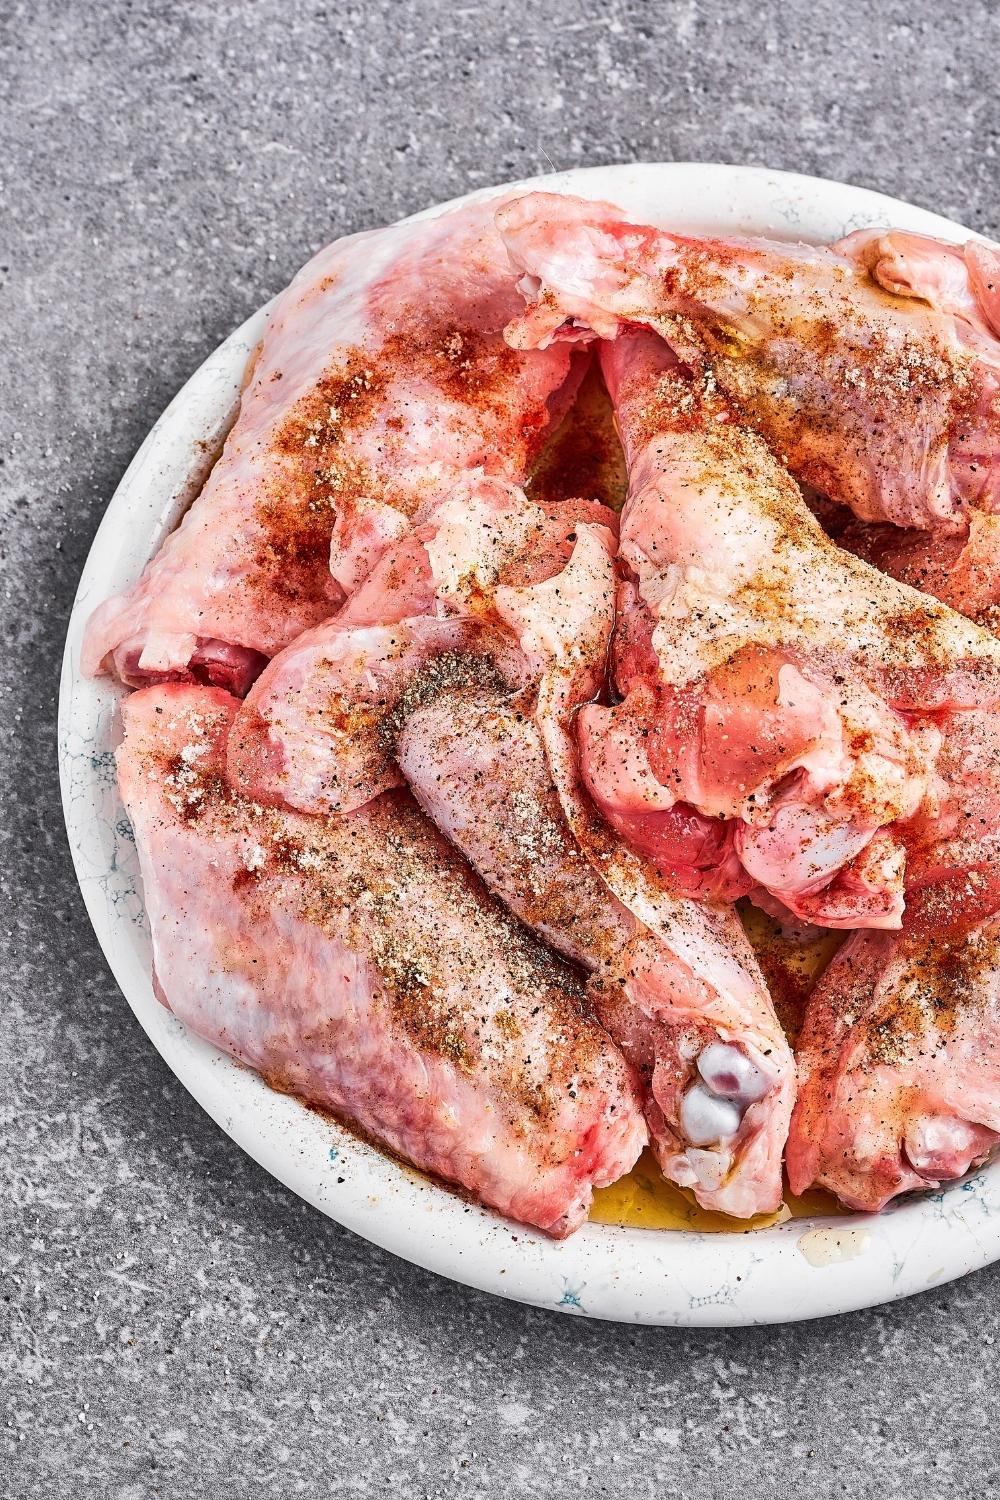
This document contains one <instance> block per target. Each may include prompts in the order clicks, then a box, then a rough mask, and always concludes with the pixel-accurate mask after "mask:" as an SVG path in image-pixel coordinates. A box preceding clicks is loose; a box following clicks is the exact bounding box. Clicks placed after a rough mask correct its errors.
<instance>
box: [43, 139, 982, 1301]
mask: <svg viewBox="0 0 1000 1500" xmlns="http://www.w3.org/2000/svg"><path fill="white" fill-rule="evenodd" d="M522 185H523V186H526V187H540V188H547V189H549V190H550V191H565V192H573V193H581V194H585V195H589V196H592V197H602V198H609V199H611V200H612V201H614V202H616V203H618V204H620V205H621V206H622V207H623V208H624V209H626V210H627V211H629V212H631V213H634V214H637V215H638V216H639V217H641V218H644V219H648V220H650V221H652V222H659V223H662V224H664V225H669V226H671V227H673V228H676V229H679V230H686V231H689V232H697V231H706V230H707V231H711V232H719V233H726V232H741V231H745V232H749V233H754V234H764V235H770V236H773V237H777V238H802V239H807V240H829V239H834V238H836V237H838V236H840V235H842V234H845V233H847V232H848V231H849V230H852V229H857V228H860V227H861V226H863V225H868V224H896V225H900V226H902V227H906V228H910V229H916V230H924V231H927V232H929V233H931V234H937V235H940V236H942V237H944V238H951V239H959V238H965V237H967V235H966V231H964V230H962V229H961V227H960V226H959V225H957V224H953V223H951V222H949V221H948V220H945V219H940V218H938V217H936V216H935V215H934V214H930V213H926V212H925V211H923V210H922V209H918V208H913V207H911V206H909V205H908V204H905V203H900V202H897V201H896V200H895V199H891V198H885V197H882V196H880V195H879V194H876V193H871V192H867V191H864V190H862V189H860V188H853V187H844V186H842V185H840V184H837V183H832V182H823V181H819V180H817V179H815V178H809V177H797V176H791V175H787V174H784V173H780V172H769V171H764V170H757V169H749V168H742V167H725V166H706V165H701V164H687V163H685V164H671V165H653V164H643V165H639V166H618V167H598V168H593V169H589V170H583V171H577V172H567V173H560V174H557V175H554V176H551V177H543V178H539V179H537V180H536V181H535V182H532V183H530V184H522ZM447 206H450V205H447ZM438 211H439V210H438V209H432V210H429V212H431V213H434V212H438ZM264 316H265V313H264V310H263V309H262V310H261V311H260V312H259V313H257V314H256V315H255V316H254V317H252V318H250V319H249V320H248V321H247V322H246V323H244V325H243V327H242V328H240V329H238V330H237V331H236V332H235V333H234V334H233V335H232V336H231V337H230V338H228V339H227V340H226V342H225V343H224V344H222V345H221V347H220V348H219V349H217V350H216V352H215V353H214V354H213V355H212V356H211V358H210V359H208V360H206V362H205V364H203V365H202V367H201V369H200V370H198V371H197V372H196V373H195V374H194V375H193V376H192V377H191V379H190V380H189V381H188V383H187V385H186V386H185V387H184V389H183V390H182V391H181V392H180V393H179V394H178V395H177V397H176V398H175V399H174V400H173V401H172V402H171V404H170V405H169V407H168V408H167V410H166V411H165V412H164V414H163V416H162V417H161V418H160V420H159V421H158V422H157V423H156V426H155V427H154V428H153V430H152V432H151V433H150V434H149V436H148V437H147V439H146V441H145V442H144V443H143V445H142V447H141V448H140V450H139V452H138V453H137V454H136V457H135V459H134V460H133V462H132V464H131V466H130V468H129V470H128V472H127V473H126V475H125V477H124V479H123V480H122V482H121V484H120V485H119V487H118V490H117V492H116V493H115V496H114V498H113V499H112V501H111V504H110V505H109V506H108V510H107V514H106V515H105V517H104V520H103V522H102V523H101V526H100V529H99V530H98V533H97V536H96V538H95V540H94V545H93V547H92V549H91V553H90V557H89V558H88V560H87V565H86V567H85V569H84V572H83V577H82V579H81V581H80V588H79V592H78V594H77V598H76V605H75V608H74V610H73V615H72V619H71V622H70V628H69V634H68V638H67V641H66V653H65V659H64V662H63V673H62V686H61V696H60V711H59V755H60V766H61V774H62V794H63V804H64V807H65V813H66V824H67V828H68V830H69V839H70V845H71V848H72V851H73V858H74V860H75V863H76V870H77V875H78V877H79V880H80V887H81V889H82V891H83V896H84V900H85V901H86V903H87V909H88V911H89V913H90V917H91V920H92V921H93V924H94V928H95V930H96V932H97V936H98V939H99V940H100V943H101V946H102V948H103V949H104V952H105V955H106V956H107V960H108V962H109V964H110V965H111V968H112V971H113V972H114V975H115V978H116V979H117V980H118V983H119V984H120V985H121V988H122V991H123V992H124V994H125V997H126V999H127V1000H128V1002H129V1004H130V1005H131V1007H132V1009H133V1010H134V1012H135V1014H136V1016H137V1017H138V1018H139V1021H140V1022H141V1024H142V1026H143V1027H144V1028H145V1030H146V1032H147V1033H148V1035H149V1037H150V1039H151V1040H152V1042H153V1044H154V1045H155V1046H156V1047H157V1048H158V1050H159V1051H160V1053H161V1054H162V1056H163V1057H164V1059H165V1060H166V1062H167V1064H168V1065H169V1067H170V1068H172V1070H173V1071H174V1073H175V1074H176V1075H177V1077H178V1078H179V1079H180V1080H181V1082H182V1083H183V1084H184V1085H185V1086H186V1087H187V1088H188V1089H189V1090H190V1092H191V1093H192V1094H193V1095H194V1097H195V1098H196V1099H197V1100H198V1101H199V1103H200V1104H202V1105H203V1107H204V1108H205V1109H206V1110H207V1111H208V1113H209V1114H210V1115H211V1116H212V1118H213V1119H214V1120H216V1121H217V1122H218V1124H220V1125H221V1126H222V1127H223V1129H224V1130H226V1131H227V1132H228V1134H229V1135H231V1136H232V1138H233V1139H234V1140H235V1141H237V1142H238V1143H239V1145H240V1146H242V1147H243V1149H244V1150H245V1151H248V1152H249V1153H250V1155H251V1156H253V1157H254V1158H255V1160H256V1161H258V1162H260V1163H261V1165H262V1166H264V1167H266V1168H267V1170H268V1171H269V1172H272V1173H273V1174H274V1176H275V1177H278V1178H279V1179H280V1180H281V1181H282V1182H284V1183H285V1184H287V1186H288V1187H290V1188H292V1189H293V1191H294V1192H296V1193H298V1194H299V1195H300V1196H301V1197H302V1198H305V1199H306V1200H307V1201H308V1202H310V1203H312V1204H313V1205H314V1206H315V1207H316V1208H318V1209H320V1210H321V1212H323V1213H325V1214H329V1215H330V1216H331V1218H334V1219H336V1220H338V1221H339V1222H340V1223H342V1224H345V1225H347V1226H348V1227H349V1228H350V1229H353V1230H355V1231H356V1232H357V1233H358V1234H361V1235H364V1236H365V1237H366V1238H367V1239H369V1240H372V1241H374V1242H375V1243H376V1244H378V1245H382V1246H384V1247H385V1248H386V1249H388V1250H392V1251H393V1252H395V1254H397V1255H400V1256H403V1257H404V1258H405V1259H406V1260H410V1261H414V1262H416V1263H417V1264H418V1265H421V1266H426V1267H429V1268H430V1269H431V1270H434V1271H438V1272H440V1273H441V1274H442V1275H445V1276H450V1277H451V1278H453V1279H454V1280H455V1281H460V1282H464V1283H466V1284H468V1285H469V1286H475V1287H481V1288H483V1289H484V1290H486V1291H490V1292H497V1293H499V1294H500V1295H501V1296H505V1297H513V1298H516V1299H518V1300H519V1301H522V1302H530V1303H534V1304H537V1305H538V1306H540V1307H548V1308H558V1309H561V1310H563V1311H566V1312H574V1313H584V1314H588V1315H590V1316H592V1317H598V1318H614V1319H619V1320H621V1321H625V1322H637V1323H665V1324H687V1325H699V1324H700V1325H717V1324H733V1323H772V1322H782V1321H786V1320H792V1319H797V1318H812V1317H819V1316H821V1315H823V1314H827V1313H836V1312H843V1311H846V1310H848V1309H850V1308H857V1307H864V1306H868V1305H871V1304H873V1303H878V1302H884V1301H888V1300H890V1299H892V1298H896V1297H905V1296H908V1295H910V1294H911V1293H913V1292H919V1291H923V1290H924V1289H925V1288H928V1287H932V1286H935V1285H937V1284H939V1283H941V1282H943V1281H948V1280H950V1279H951V1278H953V1277H956V1276H962V1275H964V1274H965V1273H966V1272H968V1271H970V1270H973V1269H974V1268H976V1267H978V1266H982V1265H985V1264H986V1263H988V1262H990V1261H992V1260H994V1259H997V1258H1000V1163H997V1164H995V1165H993V1166H991V1167H988V1168H985V1169H984V1170H982V1171H980V1172H978V1173H977V1174H975V1175H974V1176H973V1177H971V1178H969V1179H967V1180H966V1181H964V1182H962V1183H959V1184H956V1185H955V1186H953V1187H951V1188H950V1189H949V1190H948V1191H946V1192H942V1193H936V1194H934V1195H932V1196H927V1197H923V1198H920V1199H918V1200H913V1201H910V1202H906V1203H903V1204H901V1205H899V1206H897V1207H896V1208H894V1209H890V1210H889V1211H888V1212H886V1213H885V1214H882V1215H880V1216H879V1217H877V1218H869V1217H860V1216H858V1217H847V1218H838V1219H833V1220H826V1221H823V1220H808V1219H794V1220H791V1221H789V1222H787V1223H785V1224H781V1225H777V1226H775V1227H773V1228H770V1229H763V1230H760V1231H758V1232H756V1233H753V1234H740V1235H735V1234H734V1235H727V1234H721V1235H720V1234H705V1233H697V1232H692V1231H678V1230H648V1229H626V1228H619V1227H615V1226H606V1225H599V1224H588V1225H586V1226H585V1227H584V1228H583V1229H581V1230H580V1231H579V1232H578V1233H577V1234H575V1235H573V1237H572V1238H571V1239H569V1240H567V1241H565V1242H563V1243H561V1244H554V1243H553V1242H552V1241H551V1240H548V1239H546V1238H545V1237H544V1236H542V1235H539V1234H534V1233H532V1232H531V1231H530V1230H526V1229H524V1228H523V1227H521V1226H519V1225H513V1224H510V1223H508V1222H506V1221H504V1220H502V1219H500V1218H499V1217H498V1216H497V1215H496V1214H493V1213H490V1212H488V1211H486V1210H484V1209H479V1208H476V1207H473V1206H471V1205H469V1204H467V1203H465V1202H463V1201H461V1200H460V1199H459V1198H457V1197H455V1196H453V1195H452V1194H450V1193H448V1192H447V1191H446V1190H444V1189H443V1188H440V1187H438V1186H436V1185H434V1184H432V1183H430V1182H427V1181H424V1180H422V1179H421V1178H420V1177H419V1176H417V1175H416V1174H415V1173H412V1172H408V1171H407V1170H406V1169H404V1168H402V1167H401V1166H399V1165H398V1164H397V1163H396V1162H394V1161H390V1160H389V1159H388V1158H387V1157H384V1156H382V1155H380V1154H379V1152H378V1151H376V1150H374V1149H373V1148H371V1147H369V1146H367V1145H364V1144H361V1143H360V1142H358V1141H357V1140H356V1139H354V1137H353V1136H351V1135H349V1134H347V1133H346V1132H345V1131H342V1130H340V1129H338V1128H337V1127H336V1126H334V1125H332V1124H331V1123H330V1122H328V1121H326V1120H323V1119H321V1118H320V1117H319V1116H317V1115H315V1114H313V1113H312V1112H311V1111H309V1110H308V1109H306V1108H305V1107H304V1106H302V1105H300V1104H298V1103H297V1102H296V1101H295V1100H294V1099H290V1098H287V1097H285V1096H283V1095H281V1094H276V1093H272V1092H271V1090H270V1089H268V1088H267V1087H266V1086H265V1084H264V1083H263V1082H262V1081H261V1080H260V1078H258V1077H257V1075H256V1074H254V1073H251V1072H250V1071H248V1070H247V1069H246V1068H243V1067H240V1066H239V1065H238V1064H236V1063H234V1062H233V1061H232V1060H231V1059H230V1058H228V1057H226V1056H225V1055H224V1054H223V1053H221V1052H218V1051H217V1050H216V1049H215V1048H214V1047H211V1046H209V1045H208V1044H207V1043H205V1042H203V1041H201V1040H200V1039H199V1038H198V1037H196V1036H194V1035H193V1034H192V1033H191V1032H188V1031H187V1030H185V1028H184V1027H183V1026H182V1025H181V1024H180V1022H178V1021H176V1020H175V1019H174V1018H173V1017H172V1016H171V1015H170V1014H169V1013H168V1012H167V1011H166V1010H164V1009H163V1007H162V1006H161V1005H159V1004H158V1003H157V1001H156V999H155V998H154V995H153V990H152V986H151V983H150V942H149V928H148V925H147V922H146V917H145V913H144V910H143V902H142V890H141V887H140V883H139V875H138V865H137V860H136V854H135V847H134V843H133V840H132V835H131V830H130V828H129V825H128V821H127V819H126V817H125V813H124V810H123V808H122V805H121V802H120V800H119V797H118V792H117V789H116V785H115V775H114V759H113V750H114V746H115V745H116V743H117V740H118V715H117V705H118V699H119V696H120V690H118V689H116V688H115V687H113V686H111V685H110V684H109V682H108V681H107V680H103V681H101V682H97V683H95V682H88V681H85V680H84V679H83V678H82V677H81V675H80V667H79V660H80V640H81V636H82V633H83V626H84V622H85V620H86V618H87V616H88V615H89V614H90V612H91V610H92V609H93V608H94V606H95V605H96V604H98V603H99V602H100V601H101V600H102V599H105V598H106V597H107V596H108V595H109V594H113V593H117V592H119V591H120V590H122V589H124V588H126V587H128V586H129V585H130V584H131V583H132V582H133V581H134V580H135V578H136V577H137V576H138V574H139V573H140V572H141V570H142V567H143V565H144V564H145V562H146V560H147V559H148V558H149V557H150V556H151V555H152V553H153V552H155V550H156V548H157V547H158V546H159V543H160V541H161V539H162V538H163V537H164V536H165V535H166V533H167V532H168V531H170V530H171V529H172V528H173V526H174V525H175V524H176V523H177V520H178V518H179V517H180V515H181V513H182V511H183V508H184V505H185V504H186V502H187V501H188V500H189V499H190V498H191V496H192V495H193V494H194V493H196V491H197V488H198V486H199V485H200V483H201V481H202V479H203V478H204V475H205V472H206V470H207V468H208V466H209V464H210V462H211V459H212V457H213V456H214V454H215V453H216V452H217V450H218V446H219V444H220V442H221V439H222V437H223V436H224V434H225V432H226V429H227V426H228V424H229V423H230V421H231V420H232V417H233V415H234V412H235V407H236V402H237V399H238V394H239V389H240V381H241V377H242V374H243V370H244V366H245V364H246V361H247V356H248V354H249V352H250V350H251V348H252V347H253V345H254V344H255V343H256V341H257V339H258V338H259V336H260V333H261V330H262V328H263V325H264Z"/></svg>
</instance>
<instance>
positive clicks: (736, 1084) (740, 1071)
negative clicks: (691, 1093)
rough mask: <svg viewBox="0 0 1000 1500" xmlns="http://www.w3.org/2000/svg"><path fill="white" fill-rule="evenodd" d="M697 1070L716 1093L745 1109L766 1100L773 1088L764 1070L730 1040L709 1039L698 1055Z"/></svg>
mask: <svg viewBox="0 0 1000 1500" xmlns="http://www.w3.org/2000/svg"><path fill="white" fill-rule="evenodd" d="M698 1072H699V1073H700V1074H701V1076H702V1079H703V1080H704V1082H705V1084H706V1086H707V1087H708V1088H709V1089H710V1090H711V1091H712V1093H713V1094H716V1095H718V1097H719V1098H721V1099H733V1100H735V1101H736V1102H737V1103H738V1104H740V1105H741V1106H742V1109H745V1108H746V1107H747V1105H748V1104H754V1103H756V1101H757V1100H758V1099H763V1097H764V1095H765V1094H766V1093H767V1091H768V1089H769V1088H770V1087H771V1080H770V1079H769V1078H768V1077H767V1075H766V1073H765V1072H764V1071H763V1069H762V1068H758V1067H757V1065H756V1063H752V1062H751V1061H750V1059H749V1057H747V1055H746V1053H745V1052H743V1051H741V1049H740V1048H739V1047H734V1046H733V1044H732V1043H731V1042H710V1043H709V1045H708V1046H707V1047H706V1048H705V1050H704V1052H702V1054H701V1056H700V1057H699V1058H698ZM741 1113H742V1110H741Z"/></svg>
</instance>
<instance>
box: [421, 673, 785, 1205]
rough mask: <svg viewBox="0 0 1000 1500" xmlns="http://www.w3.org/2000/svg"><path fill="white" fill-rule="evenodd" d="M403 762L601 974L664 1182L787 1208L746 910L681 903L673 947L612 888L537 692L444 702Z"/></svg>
mask: <svg viewBox="0 0 1000 1500" xmlns="http://www.w3.org/2000/svg"><path fill="white" fill-rule="evenodd" d="M399 763H400V767H401V769H402V771H403V773H404V775H405V776H406V778H407V781H408V783H409V785H410V787H411V789H412V790H413V791H414V793H415V794H416V796H417V799H418V801H419V802H420V803H421V805H422V806H423V807H424V808H425V810H426V811H427V812H428V813H429V815H430V816H431V818H432V819H433V820H434V822H435V823H436V824H437V826H438V827H439V828H441V829H442V831H443V832H445V833H446V834H447V836H448V837H449V838H450V839H451V840H452V841H453V842H454V843H455V844H457V846H458V847H459V849H461V850H462V852H463V853H464V854H465V855H466V857H467V858H468V859H469V860H470V861H471V862H472V864H473V865H474V866H475V867H476V869H477V870H478V871H479V872H480V874H481V875H482V876H483V879H484V880H485V881H486V884H487V885H488V886H489V887H490V889H491V890H493V891H495V892H496V893H497V895H499V896H500V897H501V899H502V900H503V902H504V904H505V905H506V906H507V907H508V909H509V910H510V911H512V912H514V913H515V914H516V915H517V916H519V917H520V918H521V919H522V921H524V922H525V923H527V924H528V925H529V926H531V927H532V928H534V929H535V930H536V931H537V932H538V933H539V934H540V935H541V936H542V937H543V938H544V939H545V940H546V941H547V942H548V943H550V944H551V945H552V946H553V947H555V948H558V949H559V950H560V951H562V952H563V953H565V954H566V956H567V957H569V958H571V959H573V960H575V961H576V962H577V963H579V964H581V965H583V967H584V968H585V969H586V970H588V971H589V972H590V974H591V976H592V977H591V980H590V984H589V986H588V998H589V1001H590V1004H591V1005H592V1007H593V1009H594V1012H595V1014H596V1016H597V1018H598V1020H600V1021H601V1022H602V1024H603V1025H604V1026H605V1027H606V1029H607V1030H608V1031H609V1033H610V1034H611V1035H612V1036H613V1037H614V1038H615V1040H616V1041H617V1042H618V1043H619V1044H620V1045H621V1046H622V1048H623V1050H624V1051H625V1054H626V1056H627V1057H628V1058H629V1059H630V1060H631V1061H632V1062H633V1063H634V1064H635V1066H636V1067H637V1068H638V1070H639V1073H640V1076H641V1077H642V1078H643V1081H644V1085H645V1087H646V1089H647V1094H646V1100H647V1103H646V1112H647V1118H648V1120H649V1124H650V1129H651V1134H652V1138H653V1145H654V1149H655V1151H656V1154H657V1157H658V1159H659V1161H660V1163H661V1165H662V1167H663V1170H664V1172H665V1174H666V1175H667V1176H668V1177H669V1178H671V1179H672V1180H673V1181H675V1182H678V1183H681V1184H682V1185H684V1186H687V1187H691V1188H693V1190H694V1193H695V1196H696V1198H697V1199H698V1202H699V1203H701V1204H702V1205H703V1206H704V1207H706V1208H713V1209H718V1210H720V1211H722V1212H726V1213H730V1214H734V1215H738V1216H741V1217H746V1216H750V1215H752V1214H755V1213H766V1212H772V1211H773V1210H774V1209H776V1208H777V1207H778V1205H779V1203H780V1202H781V1193H782V1180H781V1160H782V1151H783V1147H784V1141H785V1136H786V1134H787V1130H788V1121H789V1117H790V1112H791V1105H792V1097H793V1083H794V1066H793V1062H792V1057H791V1053H790V1051H789V1048H788V1044H787V1042H786V1040H785V1037H784V1035H783V1033H782V1031H781V1027H780V1026H779V1024H778V1021H777V1019H776V1017H775V1014H774V1010H773V1007H772V1005H771V1002H770V998H769V996H768V994H767V990H766V988H765V986H764V983H763V980H762V978H761V976H760V973H759V970H758V968H757V965H756V962H755V960H754V958H753V954H752V952H751V950H750V948H749V945H748V943H747V941H746V937H745V935H744V933H743V931H742V929H741V927H740V925H739V922H738V920H737V918H736V915H735V913H734V912H733V911H732V909H731V908H730V909H726V910H723V909H713V908H710V907H708V906H701V907H696V906H695V905H694V904H693V903H691V902H684V901H674V902H673V903H672V915H673V917H674V922H675V930H677V931H684V932H685V933H686V934H687V941H686V944H684V945H680V944H679V943H678V942H677V940H676V938H675V941H674V945H673V946H670V944H669V943H668V942H667V941H665V940H664V938H663V937H661V936H660V935H659V934H657V933H655V932H653V931H651V930H650V929H649V928H648V927H646V926H645V925H644V924H643V923H642V922H640V921H638V920H637V919H636V918H635V917H634V916H633V915H632V913H631V912H630V911H629V910H628V909H627V908H626V907H625V906H624V905H623V904H622V903H621V902H620V901H619V900H618V899H617V898H616V897H615V896H614V895H613V894H612V893H611V891H610V890H609V889H608V887H607V886H606V885H605V884H604V882H603V880H602V879H601V878H600V876H599V875H598V873H597V872H596V870H595V869H594V868H593V866H592V865H591V863H590V860H589V859H588V858H587V857H586V856H585V855H584V853H583V852H582V850H581V849H580V847H579V846H578V845H577V843H576V842H575V840H574V838H573V836H572V835H571V833H570V831H569V829H568V827H567V824H566V821H565V818H564V816H563V811H562V807H561V804H560V801H559V797H558V795H557V793H556V790H555V786H554V784H553V781H552V777H551V773H550V770H549V766H548V762H547V760H546V756H545V750H544V747H543V743H542V736H541V732H540V730H539V727H538V725H537V724H536V722H535V718H534V700H533V697H532V695H530V694H523V695H521V696H520V697H518V698H509V697H508V698H502V697H498V696H490V695H488V694H484V693H483V691H482V690H481V689H479V690H476V689H472V690H470V689H459V690H457V691H450V692H443V693H441V694H440V695H438V696H436V697H435V698H434V699H433V700H432V701H431V702H429V703H427V704H425V705H423V706H421V707H418V708H417V709H416V710H415V711H414V712H413V713H411V714H410V716H409V717H408V718H407V720H406V722H405V724H404V725H403V729H402V733H401V736H400V741H399Z"/></svg>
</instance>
